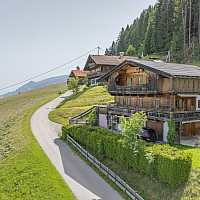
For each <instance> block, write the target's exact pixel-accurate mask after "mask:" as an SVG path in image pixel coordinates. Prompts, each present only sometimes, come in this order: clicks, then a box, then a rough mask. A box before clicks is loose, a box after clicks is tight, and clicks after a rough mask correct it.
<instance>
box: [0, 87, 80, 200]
mask: <svg viewBox="0 0 200 200" xmlns="http://www.w3.org/2000/svg"><path fill="white" fill-rule="evenodd" d="M64 87H65V83H63V84H57V85H53V86H48V87H44V88H40V89H37V90H33V91H30V92H27V93H23V94H19V95H15V96H12V97H7V98H4V99H0V152H1V154H0V182H1V184H0V199H3V200H4V199H76V198H75V197H74V195H73V193H72V192H71V190H70V189H69V187H68V186H67V185H66V183H65V182H64V180H63V179H62V177H61V176H60V175H59V173H58V172H57V171H56V169H55V167H54V166H53V165H52V164H51V162H50V160H49V159H48V158H47V156H46V155H45V153H44V152H43V150H42V149H41V147H40V146H39V144H38V142H37V141H36V139H35V138H34V136H33V134H32V132H31V128H30V119H31V116H32V114H33V113H34V112H35V110H36V109H37V108H39V107H40V106H41V105H42V103H44V102H46V101H48V100H49V99H52V98H55V97H56V96H58V94H57V91H60V90H62V89H63V88H64ZM39 104H40V105H39Z"/></svg>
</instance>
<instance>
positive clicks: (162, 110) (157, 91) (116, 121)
mask: <svg viewBox="0 0 200 200" xmlns="http://www.w3.org/2000/svg"><path fill="white" fill-rule="evenodd" d="M105 79H106V80H108V92H109V93H110V94H111V95H112V96H115V103H114V104H110V105H109V106H108V107H107V111H106V112H107V115H108V116H107V117H106V119H107V125H108V127H109V128H113V129H118V130H119V129H120V117H121V116H122V115H124V116H125V117H126V118H127V119H128V118H129V117H130V116H131V115H132V114H134V113H135V112H139V111H145V112H146V114H147V117H148V121H147V122H146V124H145V126H146V127H150V128H153V129H155V130H156V132H157V133H158V138H159V140H164V141H167V133H168V130H169V129H168V123H167V122H168V121H170V120H172V118H173V117H174V119H175V124H176V134H177V135H179V136H180V137H182V136H194V135H198V134H200V67H197V66H193V65H183V64H174V63H164V62H162V61H142V60H126V61H124V62H122V63H121V64H119V65H118V66H116V67H115V68H113V69H112V70H111V71H109V72H108V73H106V74H104V76H102V77H101V78H100V79H99V81H103V80H105ZM101 110H102V111H103V112H102V113H104V115H105V108H104V109H102V108H99V111H100V112H99V113H101ZM100 115H103V114H99V116H100ZM101 118H102V117H101V116H100V117H99V120H101ZM104 118H105V117H104ZM104 120H105V119H104ZM100 123H101V122H100Z"/></svg>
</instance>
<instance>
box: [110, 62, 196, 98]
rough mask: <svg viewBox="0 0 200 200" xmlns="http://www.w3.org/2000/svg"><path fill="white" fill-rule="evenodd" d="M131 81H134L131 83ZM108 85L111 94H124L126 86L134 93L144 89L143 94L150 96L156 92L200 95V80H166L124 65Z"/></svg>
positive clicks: (180, 78)
mask: <svg viewBox="0 0 200 200" xmlns="http://www.w3.org/2000/svg"><path fill="white" fill-rule="evenodd" d="M116 73H117V76H116ZM139 78H140V79H141V83H139ZM130 79H132V80H131V81H130ZM108 85H109V88H108V91H109V92H111V93H114V92H117V93H118V92H119V93H120V92H123V91H124V88H125V86H127V87H128V86H130V89H129V90H130V92H131V91H132V93H134V90H135V91H136V92H137V91H140V88H143V89H141V91H143V93H148V94H149V93H155V92H156V93H158V94H166V93H169V94H171V93H174V94H178V93H200V79H194V78H183V77H179V78H176V77H175V78H172V77H171V78H166V77H163V76H161V75H158V74H156V73H155V72H152V71H149V70H147V69H141V68H140V67H138V66H132V65H129V64H124V67H122V68H120V69H119V70H118V71H116V72H115V73H113V74H111V75H110V76H109V79H108ZM116 86H117V87H116ZM131 86H132V87H131ZM120 87H121V90H120ZM131 89H132V90H131ZM124 92H126V91H124ZM136 92H135V93H136Z"/></svg>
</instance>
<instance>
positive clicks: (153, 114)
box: [108, 106, 200, 122]
mask: <svg viewBox="0 0 200 200" xmlns="http://www.w3.org/2000/svg"><path fill="white" fill-rule="evenodd" d="M140 111H144V112H146V115H147V118H148V119H153V120H159V121H169V120H171V119H172V118H173V117H174V119H175V121H177V122H179V121H194V120H200V111H176V112H170V111H162V110H153V109H151V110H147V109H139V108H126V107H120V106H113V107H111V106H110V107H109V108H108V113H110V114H114V115H124V116H128V117H130V116H131V115H132V114H135V113H136V112H140Z"/></svg>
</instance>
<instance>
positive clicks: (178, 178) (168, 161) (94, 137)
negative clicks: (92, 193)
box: [62, 125, 192, 186]
mask: <svg viewBox="0 0 200 200" xmlns="http://www.w3.org/2000/svg"><path fill="white" fill-rule="evenodd" d="M66 134H69V135H70V136H71V137H73V138H74V139H75V140H76V141H78V142H79V143H80V144H81V145H84V146H86V147H89V148H90V149H92V150H94V151H96V152H98V153H99V154H100V155H101V156H102V157H104V158H109V159H112V160H115V161H117V162H118V163H119V164H121V165H123V166H125V167H126V168H127V169H132V170H134V171H136V172H140V173H146V174H150V175H151V176H153V177H156V178H158V179H160V180H162V181H163V182H165V183H169V184H171V185H172V186H177V185H180V184H181V183H183V182H184V181H186V180H187V179H188V177H189V173H190V170H191V166H192V154H191V153H188V152H184V151H181V150H178V149H176V148H173V147H171V146H169V145H149V144H147V143H146V142H144V141H139V142H138V152H137V153H136V154H135V155H133V153H132V150H131V149H125V148H124V147H123V146H122V143H120V142H119V139H120V138H121V137H122V136H121V135H117V134H115V133H113V132H111V131H108V130H106V129H100V128H98V127H88V126H70V125H67V126H63V127H62V138H63V139H65V138H66Z"/></svg>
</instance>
